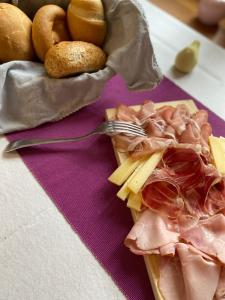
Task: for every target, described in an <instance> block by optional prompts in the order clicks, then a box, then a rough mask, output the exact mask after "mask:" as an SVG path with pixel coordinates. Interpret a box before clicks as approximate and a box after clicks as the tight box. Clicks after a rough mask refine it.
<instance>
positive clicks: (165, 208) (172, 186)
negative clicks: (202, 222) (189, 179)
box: [142, 168, 184, 218]
mask: <svg viewBox="0 0 225 300" xmlns="http://www.w3.org/2000/svg"><path fill="white" fill-rule="evenodd" d="M179 195H180V189H179V186H178V185H177V182H176V180H174V179H173V177H172V176H171V171H170V169H168V168H161V169H156V170H155V171H154V172H153V174H152V175H151V176H150V177H149V179H148V181H147V182H146V184H145V187H144V189H143V191H142V198H143V203H144V205H145V206H147V207H149V208H151V209H152V210H154V211H156V212H161V213H163V214H165V215H166V216H168V217H170V218H176V217H177V216H178V215H179V214H180V212H181V211H182V209H183V207H184V201H183V200H182V198H180V196H179Z"/></svg>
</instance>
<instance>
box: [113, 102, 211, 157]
mask: <svg viewBox="0 0 225 300" xmlns="http://www.w3.org/2000/svg"><path fill="white" fill-rule="evenodd" d="M116 119H118V120H121V121H128V122H133V123H136V124H139V125H142V126H143V128H144V129H145V131H146V133H147V136H146V137H145V138H141V139H137V138H134V137H127V136H126V135H117V136H116V137H115V138H114V139H115V140H116V147H117V149H119V150H120V151H126V152H127V151H128V152H129V153H130V155H131V157H133V158H134V159H139V158H141V157H143V156H146V155H150V154H151V153H153V152H155V151H160V150H165V149H167V148H168V147H171V146H172V147H174V146H176V145H177V146H178V145H179V144H184V145H189V147H192V148H193V149H195V148H196V147H198V148H200V151H201V153H202V154H203V155H205V156H206V158H207V159H208V157H209V146H208V138H209V135H210V134H211V133H212V128H211V125H210V124H209V123H208V113H207V112H206V111H205V110H199V111H198V112H197V113H195V114H193V115H191V114H190V112H189V110H188V107H187V106H186V105H185V104H180V105H177V107H176V108H175V107H172V106H169V105H166V106H163V107H161V108H159V109H155V107H154V103H153V102H152V101H145V103H144V105H143V106H142V107H141V109H140V111H135V110H134V109H132V108H130V107H127V106H125V105H120V106H119V107H118V109H117V115H116ZM160 139H161V140H160Z"/></svg>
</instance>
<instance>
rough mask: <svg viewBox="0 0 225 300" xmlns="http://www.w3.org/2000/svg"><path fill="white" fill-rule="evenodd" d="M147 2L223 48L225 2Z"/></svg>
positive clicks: (183, 0)
mask: <svg viewBox="0 0 225 300" xmlns="http://www.w3.org/2000/svg"><path fill="white" fill-rule="evenodd" d="M149 1H150V2H151V3H153V4H155V5H156V6H158V7H159V8H161V9H162V10H164V11H166V12H167V13H169V14H170V15H172V16H174V17H176V18H177V19H179V20H180V21H182V22H183V23H185V24H187V25H188V26H190V27H192V28H193V29H195V30H196V31H198V32H200V33H201V34H203V35H204V36H206V37H208V38H209V39H211V40H212V41H214V42H215V43H217V44H219V45H220V46H222V47H225V21H224V20H225V0H172V1H168V0H149Z"/></svg>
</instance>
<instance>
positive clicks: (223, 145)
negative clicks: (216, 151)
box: [220, 136, 225, 153]
mask: <svg viewBox="0 0 225 300" xmlns="http://www.w3.org/2000/svg"><path fill="white" fill-rule="evenodd" d="M220 143H221V145H222V148H223V151H224V153H225V138H224V137H222V136H221V137H220Z"/></svg>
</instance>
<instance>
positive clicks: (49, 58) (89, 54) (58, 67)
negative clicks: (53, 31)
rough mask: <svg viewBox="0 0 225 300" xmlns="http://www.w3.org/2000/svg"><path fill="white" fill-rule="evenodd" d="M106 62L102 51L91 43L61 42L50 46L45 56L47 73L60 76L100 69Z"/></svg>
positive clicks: (55, 76) (56, 76)
mask: <svg viewBox="0 0 225 300" xmlns="http://www.w3.org/2000/svg"><path fill="white" fill-rule="evenodd" d="M105 62H106V55H105V53H104V51H103V50H102V49H101V48H99V47H97V46H95V45H94V44H91V43H86V42H79V41H74V42H61V43H59V44H57V45H55V46H53V47H51V48H50V49H49V50H48V52H47V53H46V56H45V68H46V71H47V73H48V74H49V75H50V76H51V77H54V78H61V77H65V76H69V75H74V74H77V73H83V72H93V71H97V70H99V69H102V68H103V67H104V65H105Z"/></svg>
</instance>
